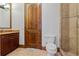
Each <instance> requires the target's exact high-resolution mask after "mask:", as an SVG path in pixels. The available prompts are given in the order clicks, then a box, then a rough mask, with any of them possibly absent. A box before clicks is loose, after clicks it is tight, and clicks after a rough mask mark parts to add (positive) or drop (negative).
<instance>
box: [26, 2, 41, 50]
mask: <svg viewBox="0 0 79 59" xmlns="http://www.w3.org/2000/svg"><path fill="white" fill-rule="evenodd" d="M26 4H33V3H24V47H25V48H27V47H26V15H27V13H26V12H27V10H26ZM39 4H40V9H41V14H40V17H41V18H40V33H41V36H40V37H41V39H40V40H41V44H40V45H41V49H42V3H39Z"/></svg>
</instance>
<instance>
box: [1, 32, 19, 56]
mask: <svg viewBox="0 0 79 59" xmlns="http://www.w3.org/2000/svg"><path fill="white" fill-rule="evenodd" d="M18 46H19V33H8V34H3V35H0V55H1V56H4V55H6V54H8V53H10V52H11V51H13V50H14V49H16V48H17V47H18Z"/></svg>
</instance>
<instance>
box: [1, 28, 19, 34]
mask: <svg viewBox="0 0 79 59" xmlns="http://www.w3.org/2000/svg"><path fill="white" fill-rule="evenodd" d="M18 32H19V30H14V29H5V30H4V29H3V30H2V29H0V35H3V34H10V33H18Z"/></svg>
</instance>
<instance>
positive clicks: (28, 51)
mask: <svg viewBox="0 0 79 59" xmlns="http://www.w3.org/2000/svg"><path fill="white" fill-rule="evenodd" d="M63 54H64V56H75V55H74V54H72V53H69V52H63ZM7 56H47V52H46V51H45V50H40V49H34V48H17V49H15V50H14V51H12V52H11V53H9V54H8V55H7ZM59 56H61V55H59Z"/></svg>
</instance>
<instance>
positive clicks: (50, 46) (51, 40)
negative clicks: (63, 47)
mask: <svg viewBox="0 0 79 59" xmlns="http://www.w3.org/2000/svg"><path fill="white" fill-rule="evenodd" d="M47 40H48V41H47V42H46V51H47V55H48V56H54V55H55V54H56V52H57V46H56V36H47Z"/></svg>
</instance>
